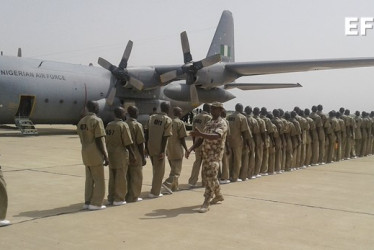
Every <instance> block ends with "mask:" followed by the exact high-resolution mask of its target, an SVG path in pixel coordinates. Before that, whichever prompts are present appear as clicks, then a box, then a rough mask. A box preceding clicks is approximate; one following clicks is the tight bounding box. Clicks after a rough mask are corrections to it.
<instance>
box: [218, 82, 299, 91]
mask: <svg viewBox="0 0 374 250" xmlns="http://www.w3.org/2000/svg"><path fill="white" fill-rule="evenodd" d="M297 87H302V86H301V84H299V83H229V84H226V85H225V89H233V88H238V89H241V90H257V89H281V88H297Z"/></svg>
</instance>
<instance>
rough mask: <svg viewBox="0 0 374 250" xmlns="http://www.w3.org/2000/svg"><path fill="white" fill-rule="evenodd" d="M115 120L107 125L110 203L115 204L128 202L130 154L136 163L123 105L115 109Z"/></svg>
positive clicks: (133, 162)
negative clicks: (126, 199)
mask: <svg viewBox="0 0 374 250" xmlns="http://www.w3.org/2000/svg"><path fill="white" fill-rule="evenodd" d="M114 116H115V119H114V121H112V122H110V123H109V124H108V125H107V127H106V146H107V149H108V154H109V185H108V203H109V204H111V205H114V206H120V205H124V204H126V201H125V198H126V194H127V170H128V167H129V155H131V156H130V159H131V161H132V164H136V159H135V157H134V152H133V150H132V148H131V146H130V145H132V144H133V141H132V139H131V134H130V130H129V126H128V125H127V123H125V122H124V121H123V119H125V117H126V113H125V110H124V109H123V108H122V107H117V108H115V109H114Z"/></svg>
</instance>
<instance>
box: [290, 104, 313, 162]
mask: <svg viewBox="0 0 374 250" xmlns="http://www.w3.org/2000/svg"><path fill="white" fill-rule="evenodd" d="M294 111H295V112H296V117H295V118H296V120H297V121H298V122H299V123H300V128H301V145H300V147H299V150H298V152H297V155H298V156H297V160H296V166H297V167H298V168H300V167H303V168H305V166H304V162H305V158H306V139H307V134H308V133H309V129H310V127H309V123H308V121H307V120H306V119H305V118H304V117H303V116H304V111H303V110H301V109H300V108H299V107H295V109H294Z"/></svg>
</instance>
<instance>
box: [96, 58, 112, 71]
mask: <svg viewBox="0 0 374 250" xmlns="http://www.w3.org/2000/svg"><path fill="white" fill-rule="evenodd" d="M97 63H98V64H99V65H100V66H101V67H103V68H104V69H107V70H111V69H112V68H113V64H111V63H110V62H108V61H107V60H105V59H104V58H101V57H99V59H98V60H97Z"/></svg>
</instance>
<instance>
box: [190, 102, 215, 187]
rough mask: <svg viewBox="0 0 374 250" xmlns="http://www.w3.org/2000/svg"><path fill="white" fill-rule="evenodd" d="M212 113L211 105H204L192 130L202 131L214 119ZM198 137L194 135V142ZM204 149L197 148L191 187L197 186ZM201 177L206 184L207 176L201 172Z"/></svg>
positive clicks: (193, 123) (195, 118)
mask: <svg viewBox="0 0 374 250" xmlns="http://www.w3.org/2000/svg"><path fill="white" fill-rule="evenodd" d="M209 113H210V105H209V104H207V103H205V104H204V105H203V111H202V112H200V113H199V114H198V115H196V116H195V117H194V119H193V122H192V131H195V130H196V129H199V130H200V131H202V130H203V129H204V127H205V124H206V123H207V122H208V121H210V120H211V119H212V116H211V115H210V114H209ZM197 139H199V138H197V137H194V136H192V142H193V143H194V142H195V141H196V140H197ZM202 155H203V153H202V151H201V147H197V148H195V162H194V163H193V166H192V170H191V177H190V178H189V180H188V184H189V185H190V187H196V183H197V180H198V178H199V173H200V166H201V163H202V159H203V158H202ZM201 178H202V183H203V185H204V183H205V176H203V175H202V173H201Z"/></svg>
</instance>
